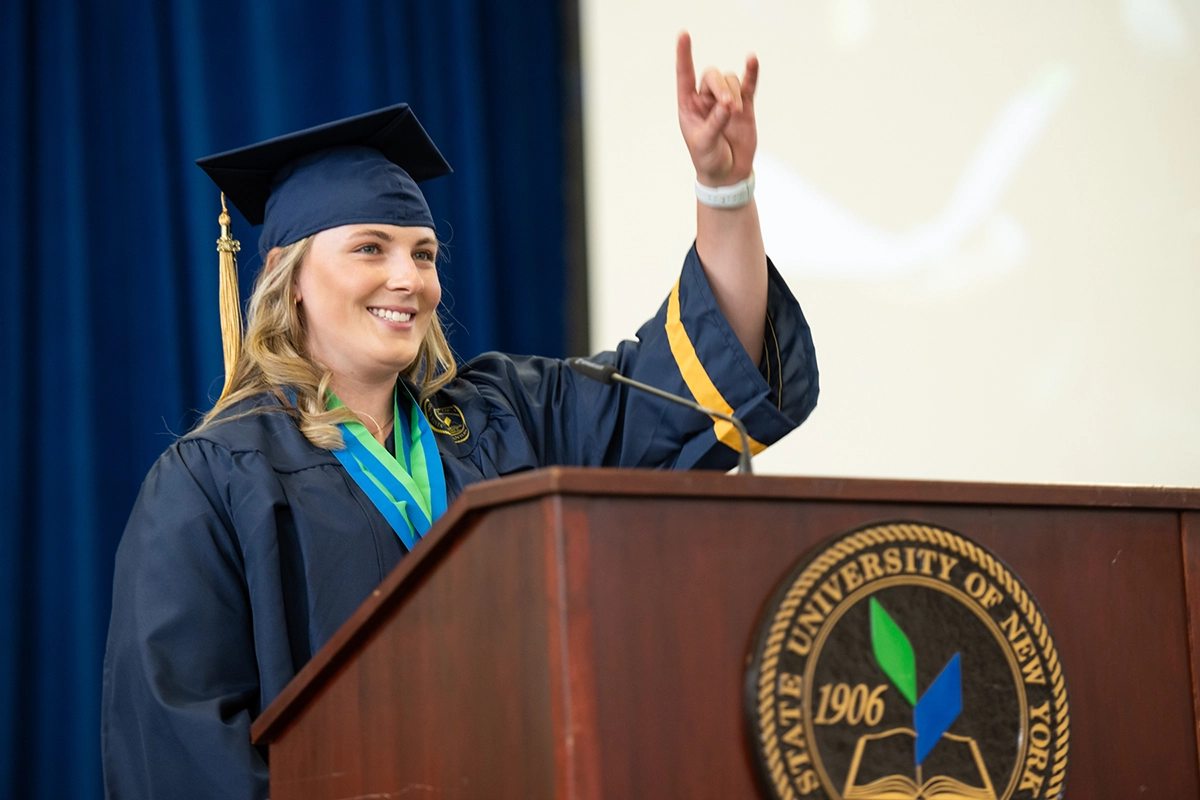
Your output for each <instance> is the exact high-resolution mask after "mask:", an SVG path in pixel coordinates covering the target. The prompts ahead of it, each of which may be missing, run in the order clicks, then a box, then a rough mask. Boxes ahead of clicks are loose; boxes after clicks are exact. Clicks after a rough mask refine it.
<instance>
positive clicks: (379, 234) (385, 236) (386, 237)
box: [353, 228, 392, 242]
mask: <svg viewBox="0 0 1200 800" xmlns="http://www.w3.org/2000/svg"><path fill="white" fill-rule="evenodd" d="M353 235H354V236H373V237H374V238H376V239H382V240H383V241H385V242H390V241H392V235H391V234H390V233H388V232H387V231H380V230H375V229H374V228H372V229H370V230H365V231H355V232H354V234H353Z"/></svg>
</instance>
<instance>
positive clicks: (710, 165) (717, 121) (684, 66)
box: [675, 31, 758, 186]
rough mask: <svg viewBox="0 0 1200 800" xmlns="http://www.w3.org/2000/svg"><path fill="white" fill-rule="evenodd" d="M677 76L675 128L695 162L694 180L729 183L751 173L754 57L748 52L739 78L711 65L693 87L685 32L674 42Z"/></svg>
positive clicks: (693, 74) (755, 140)
mask: <svg viewBox="0 0 1200 800" xmlns="http://www.w3.org/2000/svg"><path fill="white" fill-rule="evenodd" d="M675 78H676V82H677V85H678V94H679V129H680V130H681V131H682V132H683V139H684V141H685V142H687V148H688V152H689V153H691V156H692V164H693V165H694V166H695V167H696V179H697V180H699V181H700V183H702V184H704V185H705V186H728V185H730V184H733V183H737V182H738V181H741V180H745V179H746V178H748V177H750V172H751V170H752V168H753V166H754V150H755V148H756V147H757V146H758V129H757V128H756V126H755V123H754V87H755V85H756V84H757V83H758V58H757V57H756V56H754V55H753V54H751V55H749V56H747V57H746V72H745V74H744V75H743V76H742V77H741V79H740V80H739V79H738V76H737V75H736V74H734V73H732V72H726V73H721V71H720V70H718V69H716V68H714V67H709V68H708V69H707V70H705V72H704V76H703V78H701V81H700V85H699V87H698V88H697V85H696V70H695V68H694V66H693V64H692V37H691V36H690V35H688V33H687V31H684V32H683V33H681V34H679V41H678V43H677V44H676V46H675Z"/></svg>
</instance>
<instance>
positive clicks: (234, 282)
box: [217, 192, 242, 402]
mask: <svg viewBox="0 0 1200 800" xmlns="http://www.w3.org/2000/svg"><path fill="white" fill-rule="evenodd" d="M217 221H218V222H219V223H220V224H221V238H220V239H217V252H218V253H220V256H219V257H220V261H221V288H220V290H219V292H220V304H221V345H222V347H223V348H224V351H225V388H223V389H222V390H221V397H220V398H218V401H217V402H220V401H221V400H224V399H225V395H227V394H229V389H230V384H231V382H232V381H233V368H234V366H235V365H236V364H237V360H238V356H239V355H240V354H241V351H242V299H241V297H240V296H239V295H238V274H237V256H236V255H234V254H235V253H237V252H238V251H239V250H241V249H242V244H241V242H239V241H238V240H237V239H234V238H233V233H232V231H231V230H230V219H229V209H228V208H227V207H226V206H225V193H224V192H221V216H220V217H219V218H218V219H217Z"/></svg>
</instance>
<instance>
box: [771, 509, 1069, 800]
mask: <svg viewBox="0 0 1200 800" xmlns="http://www.w3.org/2000/svg"><path fill="white" fill-rule="evenodd" d="M893 542H918V543H921V544H934V545H938V546H940V547H942V548H944V549H946V550H949V551H951V552H954V553H958V554H959V555H961V556H965V557H966V558H968V559H970V560H971V561H972V562H973V563H974V564H975V565H976V566H978V567H980V568H981V569H982V570H984V571H985V572H986V573H987V574H989V575H991V576H992V578H994V579H995V580H996V581H997V582H998V583H999V584H1000V585H1002V586H1003V587H1004V588H1005V590H1006V591H1007V592H1008V594H1009V596H1010V597H1011V598H1012V599H1013V601H1014V602H1015V603H1016V604H1017V608H1018V609H1019V610H1020V611H1021V613H1022V614H1023V615H1024V616H1025V619H1026V620H1027V621H1028V622H1029V624H1030V626H1032V628H1033V633H1034V635H1035V636H1036V637H1037V640H1038V644H1039V645H1040V646H1041V648H1042V654H1043V656H1044V657H1045V660H1046V668H1047V670H1048V671H1049V673H1050V681H1051V683H1052V684H1053V687H1054V688H1053V692H1054V716H1055V720H1056V721H1057V723H1058V724H1057V728H1056V731H1055V753H1054V767H1053V768H1052V769H1051V770H1050V777H1049V780H1048V782H1047V784H1046V790H1045V792H1044V793H1043V794H1042V797H1046V798H1057V797H1058V796H1059V795H1060V794H1061V793H1062V786H1063V782H1064V780H1065V779H1066V774H1067V754H1068V751H1069V750H1070V736H1071V733H1070V728H1071V715H1070V704H1069V703H1068V701H1067V684H1066V679H1065V677H1064V676H1063V671H1062V664H1061V662H1060V661H1059V658H1058V650H1057V648H1055V646H1054V640H1053V639H1051V638H1050V630H1049V628H1048V627H1047V626H1046V623H1045V621H1044V620H1043V619H1042V614H1041V612H1040V611H1038V608H1037V604H1036V603H1035V602H1034V600H1033V597H1032V596H1030V594H1029V593H1028V592H1027V591H1025V587H1023V586H1022V585H1021V583H1020V581H1018V580H1017V579H1016V578H1015V577H1014V576H1013V575H1012V573H1011V572H1009V571H1008V569H1007V568H1006V567H1005V566H1004V565H1003V564H1001V563H1000V561H999V560H998V559H996V558H994V557H993V556H992V554H991V553H988V552H987V551H986V550H984V549H983V548H982V547H979V546H977V545H975V544H974V543H973V542H971V541H969V540H967V539H965V538H963V537H962V536H959V535H957V534H954V533H950V532H949V531H944V530H942V529H940V528H934V527H932V526H929V525H904V524H898V525H877V526H873V527H870V528H865V529H863V530H859V531H855V532H853V533H848V534H845V535H844V536H843V537H842V538H840V539H839V540H838V541H836V542H834V543H833V544H831V545H829V546H828V547H827V548H825V550H824V551H823V552H822V553H821V554H820V555H819V556H817V557H816V558H814V559H813V560H812V562H811V563H810V564H809V565H808V566H807V567H805V569H804V571H803V572H801V573H800V577H798V578H796V580H795V581H794V582H793V583H792V586H791V588H789V589H788V593H787V594H786V595H785V596H784V598H783V602H781V603H780V604H779V607H778V609H777V610H776V612H775V618H774V620H773V621H772V623H771V627H770V630H769V631H768V634H767V642H766V647H764V648H763V657H762V666H761V667H760V668H759V675H758V714H759V719H758V728H759V732H760V733H759V741H760V743H761V744H762V747H763V754H764V755H765V756H766V759H767V766H768V768H769V770H770V776H771V781H772V783H773V784H774V786H775V790H776V792H778V794H779V796H780V797H781V798H783V800H796V797H797V795H796V791H795V789H793V788H792V784H791V781H790V780H788V774H787V770H786V769H785V767H784V764H783V756H782V755H781V753H780V749H779V735H778V732H777V728H776V724H775V703H774V694H775V682H776V678H777V677H778V675H777V669H778V666H779V652H780V650H782V649H783V642H784V640H785V639H786V638H787V632H788V629H789V628H790V627H791V622H792V616H793V615H794V614H795V611H796V609H797V608H799V607H800V601H801V600H803V599H804V597H805V596H806V595H807V594H808V592H809V590H810V589H811V588H812V587H813V586H814V585H815V584H816V582H817V580H818V579H819V578H820V577H821V576H823V575H824V574H825V573H826V572H828V571H829V569H830V568H831V567H833V566H834V565H835V564H837V563H838V562H840V561H842V560H843V559H845V558H847V557H848V556H852V555H854V554H855V553H857V552H859V551H860V550H866V549H867V548H870V547H874V546H875V545H879V544H885V543H893Z"/></svg>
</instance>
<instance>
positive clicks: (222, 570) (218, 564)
mask: <svg viewBox="0 0 1200 800" xmlns="http://www.w3.org/2000/svg"><path fill="white" fill-rule="evenodd" d="M219 455H220V453H219V452H218V451H217V450H214V449H212V448H211V446H210V447H209V448H207V449H206V448H205V447H203V446H202V445H201V443H197V442H195V441H188V440H184V441H182V442H179V443H177V444H176V445H175V446H173V447H172V448H171V449H170V450H168V451H167V452H166V454H164V455H163V457H162V458H160V459H159V461H158V463H157V464H156V465H155V466H154V468H153V469H152V470H151V472H150V474H149V476H148V477H147V479H146V481H145V483H144V484H143V486H142V490H141V493H140V494H139V496H138V501H137V503H136V505H135V506H134V509H133V513H132V515H131V516H130V519H129V523H128V525H127V527H126V529H125V534H124V536H123V538H122V540H121V545H120V547H119V549H118V552H117V559H116V570H115V576H114V589H113V612H112V621H111V624H110V628H109V638H108V648H107V653H106V656H105V664H104V691H103V711H102V719H103V721H102V737H101V741H102V744H101V747H102V755H103V760H104V773H105V776H104V778H105V793H106V796H107V797H109V798H143V797H154V798H191V797H195V798H200V797H205V798H209V797H226V798H263V797H266V796H267V783H268V782H267V765H266V761H265V759H264V757H263V754H262V753H261V752H260V751H259V750H258V749H257V748H255V747H253V746H251V745H250V723H251V719H252V717H253V716H256V715H257V714H258V712H259V708H258V703H259V676H258V675H257V668H256V661H255V655H254V637H253V632H252V621H251V613H250V603H249V600H248V596H247V590H246V583H245V574H244V572H245V568H244V562H243V557H242V553H241V552H240V547H239V544H238V539H237V537H236V536H235V535H234V533H233V526H232V523H231V521H230V518H229V516H228V514H227V511H226V508H225V505H224V502H223V501H222V498H221V495H222V493H223V492H224V491H227V488H226V489H222V488H221V487H222V486H223V485H225V484H223V480H224V478H225V477H227V465H222V464H221V463H220V458H219ZM225 455H226V456H228V453H226V454H225ZM223 473H224V475H223Z"/></svg>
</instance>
